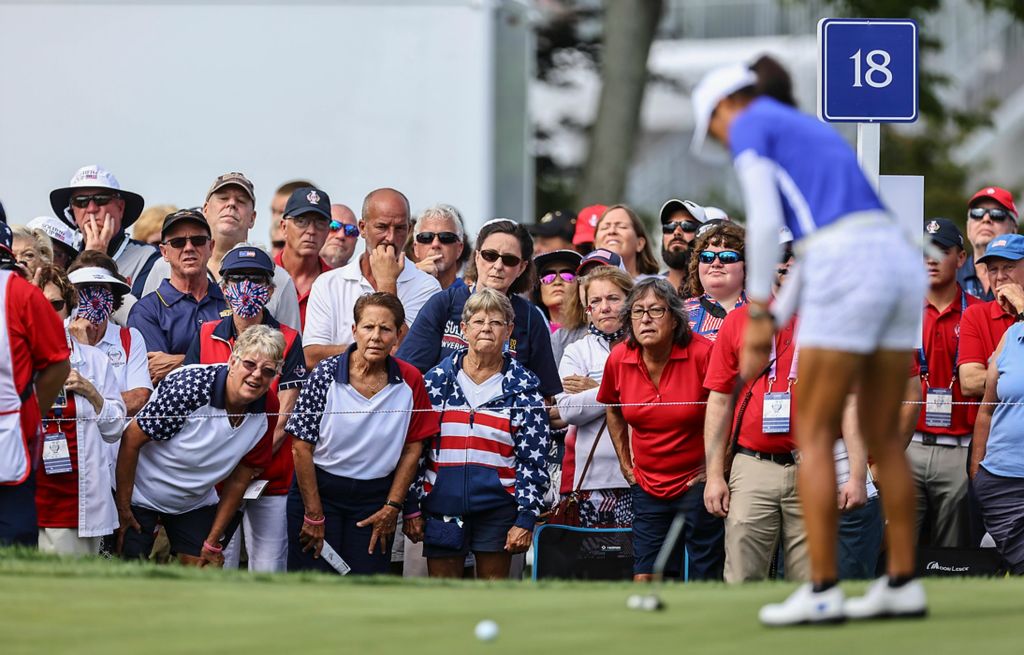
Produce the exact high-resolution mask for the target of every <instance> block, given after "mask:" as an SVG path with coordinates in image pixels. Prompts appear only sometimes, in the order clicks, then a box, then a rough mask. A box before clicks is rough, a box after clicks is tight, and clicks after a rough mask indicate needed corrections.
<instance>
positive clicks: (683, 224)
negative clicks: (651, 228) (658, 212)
mask: <svg viewBox="0 0 1024 655" xmlns="http://www.w3.org/2000/svg"><path fill="white" fill-rule="evenodd" d="M676 229H680V230H682V231H683V232H686V233H687V234H692V233H694V232H696V231H697V224H696V223H694V222H693V221H669V222H668V223H662V224H661V231H662V233H663V234H672V233H673V232H675V231H676Z"/></svg>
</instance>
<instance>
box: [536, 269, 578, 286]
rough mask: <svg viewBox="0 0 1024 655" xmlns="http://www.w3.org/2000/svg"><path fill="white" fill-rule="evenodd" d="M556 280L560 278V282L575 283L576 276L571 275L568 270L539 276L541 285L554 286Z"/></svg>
mask: <svg viewBox="0 0 1024 655" xmlns="http://www.w3.org/2000/svg"><path fill="white" fill-rule="evenodd" d="M556 278H562V280H563V281H564V282H575V281H576V274H575V273H573V272H572V271H570V270H565V271H555V272H553V273H548V274H546V275H541V276H540V283H541V284H554V283H555V279H556Z"/></svg>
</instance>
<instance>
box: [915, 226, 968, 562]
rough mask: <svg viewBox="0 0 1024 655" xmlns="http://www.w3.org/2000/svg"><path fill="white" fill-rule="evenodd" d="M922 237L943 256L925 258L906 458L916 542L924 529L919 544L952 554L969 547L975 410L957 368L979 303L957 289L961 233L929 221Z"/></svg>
mask: <svg viewBox="0 0 1024 655" xmlns="http://www.w3.org/2000/svg"><path fill="white" fill-rule="evenodd" d="M925 237H926V238H928V239H930V240H931V243H932V245H934V246H935V247H936V248H938V249H939V250H940V251H941V253H942V256H941V257H931V256H928V255H925V264H926V265H927V267H928V283H929V285H928V294H927V296H926V297H925V303H924V332H923V335H922V340H921V343H922V346H921V348H919V349H918V353H917V356H918V365H919V367H920V370H921V392H922V394H923V395H924V397H925V401H926V405H925V411H923V412H921V413H920V417H919V418H918V421H917V426H916V431H915V432H914V436H913V439H912V441H911V443H910V445H909V446H908V447H907V457H908V458H909V459H910V466H911V470H912V472H913V475H914V483H915V487H916V490H917V532H918V534H921V533H922V528H927V533H926V534H923V535H922V538H923V540H924V541H925V542H926V543H929V544H931V545H932V546H940V547H943V548H957V547H964V546H966V545H967V544H968V541H967V537H968V534H967V532H968V517H967V482H968V481H967V453H968V448H969V446H970V444H971V433H972V432H973V431H974V420H975V417H976V416H977V413H978V407H977V406H976V405H965V404H964V402H965V401H966V398H965V397H964V394H963V391H962V390H961V388H960V380H958V379H957V375H956V362H957V358H958V355H959V352H960V335H961V330H960V324H961V321H962V320H963V316H964V313H965V312H966V311H967V309H968V308H969V307H971V306H974V305H980V304H982V303H981V301H980V300H978V299H977V298H975V297H974V296H971V295H969V294H967V293H966V291H965V290H964V289H963V288H962V287H961V286H960V284H959V283H957V269H958V268H959V267H960V266H962V265H963V262H964V260H965V259H966V256H967V255H966V253H965V252H964V238H963V235H962V234H960V229H959V228H957V226H956V225H955V224H954V223H953V222H952V221H950V220H949V219H945V218H936V219H933V220H931V221H928V223H927V224H926V225H925Z"/></svg>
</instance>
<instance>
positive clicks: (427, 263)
mask: <svg viewBox="0 0 1024 655" xmlns="http://www.w3.org/2000/svg"><path fill="white" fill-rule="evenodd" d="M464 236H465V230H464V229H463V227H462V215H461V214H459V210H458V209H456V208H454V207H452V206H451V205H445V204H439V205H434V206H433V207H428V208H427V209H425V210H423V212H422V213H421V214H420V217H419V219H417V221H416V227H415V230H414V235H413V244H412V249H413V254H414V255H415V256H416V268H418V269H420V270H421V271H423V272H424V273H427V274H428V275H433V276H434V277H435V278H437V281H438V282H439V283H440V284H441V288H442V289H447V288H448V287H450V286H452V285H453V284H456V283H458V284H465V283H464V282H462V280H461V278H459V277H458V274H459V259H460V258H461V257H462V251H463V248H464V247H465V244H464V241H463V237H464Z"/></svg>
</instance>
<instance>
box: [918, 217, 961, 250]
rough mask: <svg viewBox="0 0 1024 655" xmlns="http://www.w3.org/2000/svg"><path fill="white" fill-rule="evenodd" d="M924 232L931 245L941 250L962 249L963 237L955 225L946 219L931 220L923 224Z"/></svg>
mask: <svg viewBox="0 0 1024 655" xmlns="http://www.w3.org/2000/svg"><path fill="white" fill-rule="evenodd" d="M924 232H925V234H927V235H928V238H930V239H931V240H932V243H934V244H936V245H939V246H941V247H943V248H952V247H953V246H956V247H957V248H963V247H964V235H963V234H961V233H960V228H958V227H957V226H956V223H954V222H953V221H951V220H949V219H948V218H933V219H932V220H930V221H928V222H927V223H926V224H925V226H924Z"/></svg>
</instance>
